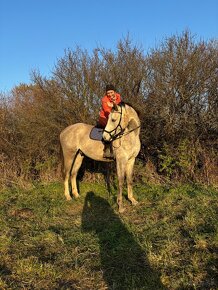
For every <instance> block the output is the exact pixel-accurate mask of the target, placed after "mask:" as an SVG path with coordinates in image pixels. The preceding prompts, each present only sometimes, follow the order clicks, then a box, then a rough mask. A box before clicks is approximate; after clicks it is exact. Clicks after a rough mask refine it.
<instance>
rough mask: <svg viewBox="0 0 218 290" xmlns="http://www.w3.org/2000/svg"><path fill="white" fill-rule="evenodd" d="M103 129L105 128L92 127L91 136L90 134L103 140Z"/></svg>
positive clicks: (91, 136)
mask: <svg viewBox="0 0 218 290" xmlns="http://www.w3.org/2000/svg"><path fill="white" fill-rule="evenodd" d="M103 130H104V129H102V128H97V127H94V128H92V130H91V132H90V136H89V137H90V139H93V140H98V141H102V134H103Z"/></svg>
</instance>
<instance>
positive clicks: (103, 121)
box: [98, 84, 121, 158]
mask: <svg viewBox="0 0 218 290" xmlns="http://www.w3.org/2000/svg"><path fill="white" fill-rule="evenodd" d="M105 92H106V94H105V96H104V97H103V98H102V99H101V111H100V113H99V120H98V126H99V127H101V128H105V127H106V125H107V121H108V117H109V114H110V112H111V110H112V108H113V105H114V104H117V105H118V104H120V103H121V96H120V94H118V93H117V92H116V89H115V87H114V85H112V84H108V85H106V89H105ZM104 144H105V148H104V157H105V158H111V157H112V154H111V146H110V142H109V143H108V142H105V141H104Z"/></svg>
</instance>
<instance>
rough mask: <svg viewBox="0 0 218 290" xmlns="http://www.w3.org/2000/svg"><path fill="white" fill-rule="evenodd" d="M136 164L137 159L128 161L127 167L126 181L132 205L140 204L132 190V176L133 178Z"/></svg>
mask: <svg viewBox="0 0 218 290" xmlns="http://www.w3.org/2000/svg"><path fill="white" fill-rule="evenodd" d="M134 163H135V158H132V159H130V160H128V162H127V165H126V181H127V190H128V199H129V201H131V203H132V205H136V204H137V203H138V201H137V200H135V198H134V197H133V190H132V176H133V167H134Z"/></svg>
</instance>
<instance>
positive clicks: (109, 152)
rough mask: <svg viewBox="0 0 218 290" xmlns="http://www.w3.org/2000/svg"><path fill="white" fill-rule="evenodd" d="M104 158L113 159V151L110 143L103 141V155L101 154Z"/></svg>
mask: <svg viewBox="0 0 218 290" xmlns="http://www.w3.org/2000/svg"><path fill="white" fill-rule="evenodd" d="M103 157H104V158H113V157H114V156H113V151H112V147H111V142H105V141H104V153H103Z"/></svg>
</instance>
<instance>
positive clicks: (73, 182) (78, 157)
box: [71, 152, 84, 198]
mask: <svg viewBox="0 0 218 290" xmlns="http://www.w3.org/2000/svg"><path fill="white" fill-rule="evenodd" d="M83 158H84V156H83V155H82V154H81V153H80V152H78V154H77V155H76V157H75V160H74V163H73V167H72V170H71V187H72V193H73V195H74V196H75V198H77V197H79V193H78V189H77V183H76V177H77V173H78V171H79V169H80V166H81V164H82V161H83Z"/></svg>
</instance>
